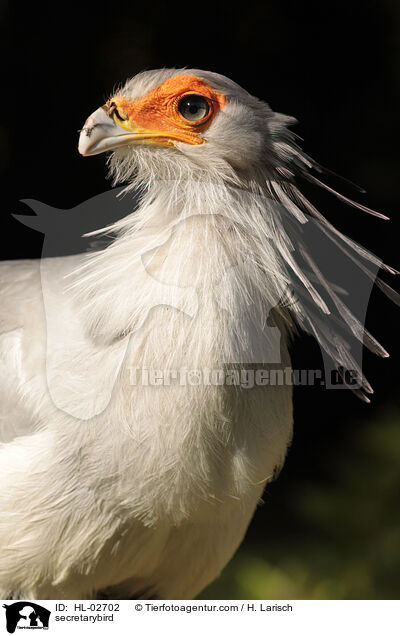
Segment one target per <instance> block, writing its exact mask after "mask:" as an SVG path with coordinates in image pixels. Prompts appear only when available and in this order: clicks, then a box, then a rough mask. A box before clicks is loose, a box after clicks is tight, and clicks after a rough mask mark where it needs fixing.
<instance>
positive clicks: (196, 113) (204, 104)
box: [178, 95, 210, 121]
mask: <svg viewBox="0 0 400 636" xmlns="http://www.w3.org/2000/svg"><path fill="white" fill-rule="evenodd" d="M178 110H179V112H180V114H181V115H182V117H184V118H185V119H187V120H188V121H200V120H201V119H204V118H205V117H207V115H208V113H209V112H210V106H209V103H208V101H207V100H206V99H205V97H203V96H202V95H185V96H184V97H182V99H181V100H180V101H179V103H178Z"/></svg>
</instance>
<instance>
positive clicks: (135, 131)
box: [79, 69, 293, 181]
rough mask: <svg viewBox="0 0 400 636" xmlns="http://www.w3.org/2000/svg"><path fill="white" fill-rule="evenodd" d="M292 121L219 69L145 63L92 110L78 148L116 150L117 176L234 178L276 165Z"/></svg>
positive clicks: (83, 150)
mask: <svg viewBox="0 0 400 636" xmlns="http://www.w3.org/2000/svg"><path fill="white" fill-rule="evenodd" d="M290 121H293V120H292V118H287V117H284V116H282V115H277V114H276V113H274V112H273V111H271V109H270V108H269V106H268V105H267V104H265V103H264V102H261V101H260V100H258V99H257V98H255V97H253V96H252V95H250V94H249V93H247V91H245V90H244V89H242V88H241V87H240V86H238V85H237V84H236V83H235V82H233V81H231V80H229V79H228V78H226V77H224V76H222V75H219V74H217V73H211V72H207V71H199V70H186V69H181V70H177V69H165V70H159V71H146V72H144V73H140V74H139V75H136V76H135V77H134V78H133V79H131V80H129V81H128V82H127V83H126V84H125V86H124V87H123V88H122V89H121V90H118V91H117V92H116V93H115V94H114V95H113V96H112V97H110V99H109V100H108V101H107V103H106V104H104V106H102V107H101V108H99V109H98V110H96V111H95V112H94V113H93V114H92V115H90V117H89V118H88V119H87V121H86V122H85V125H84V127H83V129H82V131H81V135H80V139H79V151H80V153H81V154H82V155H84V156H87V155H95V154H99V153H102V152H105V151H113V154H112V157H111V166H112V169H113V172H114V174H115V176H116V181H119V180H129V179H130V178H131V177H132V176H133V174H134V173H135V172H136V173H137V172H139V174H140V176H142V178H144V179H149V177H156V178H157V177H158V178H169V179H174V178H177V179H182V177H185V176H188V177H189V176H190V178H193V177H194V176H195V175H196V174H199V173H202V174H203V176H204V175H208V176H210V175H211V176H217V175H218V177H219V178H221V176H222V177H224V176H225V177H226V178H228V179H232V178H235V177H237V176H238V175H241V176H242V175H246V174H249V172H253V171H254V170H256V171H259V170H260V168H264V172H265V169H267V170H268V171H269V172H270V173H272V172H273V170H274V168H275V164H278V163H279V161H278V157H277V152H279V147H278V142H281V141H282V133H283V135H285V133H286V134H290V133H288V132H287V130H286V124H287V123H290Z"/></svg>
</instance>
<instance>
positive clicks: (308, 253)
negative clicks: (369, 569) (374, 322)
mask: <svg viewBox="0 0 400 636" xmlns="http://www.w3.org/2000/svg"><path fill="white" fill-rule="evenodd" d="M293 121H294V120H293V119H292V118H290V117H286V116H284V115H281V114H278V113H275V112H273V111H272V110H271V109H270V108H269V106H268V105H267V104H266V103H263V102H262V101H260V100H258V99H257V98H255V97H253V96H251V95H250V94H248V93H247V92H246V91H245V90H243V89H242V88H240V87H239V86H238V85H237V84H235V83H234V82H233V81H231V80H229V79H227V78H226V77H223V76H221V75H218V74H216V73H211V72H206V71H199V70H187V69H183V70H182V69H180V70H176V69H173V70H165V69H164V70H159V71H148V72H144V73H141V74H139V75H137V76H136V77H134V78H133V79H131V80H129V81H128V82H127V83H126V84H125V86H124V87H123V88H121V89H120V90H118V91H117V92H116V94H115V95H113V96H112V97H111V98H110V99H109V100H108V102H107V103H106V104H105V105H104V106H102V107H101V108H99V109H98V110H96V111H95V112H94V113H93V114H92V115H91V116H90V117H89V118H88V119H87V121H86V123H85V125H84V127H83V129H82V131H81V134H80V140H79V151H80V153H81V154H82V155H84V156H86V155H95V154H98V153H101V152H106V151H111V154H110V156H109V165H110V170H111V173H112V175H113V177H114V181H115V183H126V184H127V186H126V193H125V196H126V197H129V196H132V194H133V193H135V196H136V195H137V193H138V192H139V193H140V202H139V205H138V206H136V209H133V207H134V206H133V205H132V213H130V214H128V215H127V216H126V217H125V218H123V219H120V220H118V221H117V222H116V223H114V224H113V225H112V226H111V227H107V228H105V229H104V230H103V234H104V235H106V236H107V237H109V238H110V237H111V238H110V240H109V242H108V244H107V245H106V246H105V247H103V248H101V249H100V248H99V249H97V251H92V252H91V253H86V254H79V255H75V256H67V257H62V258H48V259H41V260H40V261H39V260H37V261H36V260H26V261H16V262H4V263H2V264H1V267H0V286H1V318H0V331H1V335H0V351H1V357H0V360H1V363H0V364H1V367H0V373H1V389H0V390H1V429H0V432H1V436H2V437H1V439H2V444H1V447H0V483H1V489H0V548H1V550H0V597H3V598H31V599H35V598H37V599H45V598H55V599H60V598H66V599H68V598H96V597H100V598H106V597H108V598H138V597H140V598H146V597H147V598H162V599H167V598H182V599H184V598H192V597H194V596H196V595H197V594H198V593H199V592H200V591H201V590H202V589H203V588H204V586H206V585H207V584H208V583H209V582H210V581H212V580H213V579H214V578H215V577H216V576H217V575H218V574H219V573H220V571H221V569H222V568H223V567H224V565H225V564H226V563H227V562H228V560H229V559H230V558H231V556H232V554H233V553H234V552H235V550H236V549H237V547H238V546H239V544H240V542H241V541H242V538H243V536H244V534H245V532H246V528H247V526H248V524H249V521H250V519H251V517H252V515H253V513H254V510H255V508H256V506H257V502H258V501H259V500H260V497H261V495H262V492H263V489H264V487H265V484H266V483H267V482H268V481H269V480H271V479H272V478H273V476H274V474H275V473H276V471H277V470H278V469H279V467H280V466H281V465H282V463H283V460H284V457H285V454H286V450H287V447H288V444H289V441H290V438H291V432H292V387H291V382H290V381H286V375H285V376H282V377H283V379H284V381H274V382H272V381H268V378H272V374H271V369H272V368H273V369H275V370H277V369H285V370H287V369H288V368H290V362H289V355H288V342H289V337H290V334H291V333H292V332H293V330H294V328H295V327H296V326H298V327H300V328H304V329H306V330H307V331H308V332H309V333H312V334H313V335H314V336H315V337H316V338H317V340H318V342H319V344H320V345H321V348H322V350H323V351H324V352H326V355H327V356H330V357H331V358H332V359H333V360H334V362H335V365H336V366H337V367H341V368H344V369H351V370H353V371H354V370H356V372H357V375H358V376H359V382H358V384H357V387H356V388H357V391H358V393H359V394H360V395H361V396H365V395H366V394H367V393H370V392H371V388H370V386H369V384H368V382H367V381H366V380H365V378H362V376H361V375H360V374H359V371H360V369H359V366H360V365H359V361H357V359H356V358H357V356H353V354H352V348H351V342H352V341H355V342H357V341H361V342H362V341H364V343H365V344H366V345H367V346H368V347H369V348H370V349H372V350H373V351H374V352H376V353H378V354H380V355H387V354H386V352H385V351H384V350H383V348H382V347H381V346H380V345H379V344H378V343H377V342H376V340H375V339H374V338H373V337H372V336H371V335H370V334H368V333H367V332H365V330H364V329H363V327H362V324H361V322H360V321H359V320H358V319H357V318H356V317H354V316H353V314H352V313H351V312H350V310H349V309H348V306H347V305H348V303H347V300H346V294H345V290H343V288H342V287H341V286H340V285H339V284H337V283H336V282H332V283H331V282H329V280H330V277H329V280H328V277H326V276H325V274H324V272H323V271H322V267H321V263H319V262H317V260H316V259H315V258H314V257H313V256H312V249H311V248H312V246H311V245H310V244H308V243H307V240H308V239H307V236H306V233H305V232H306V229H307V228H308V227H311V225H313V226H314V228H315V230H316V231H317V232H319V234H320V237H321V241H327V244H330V245H334V246H335V248H337V250H338V253H339V252H340V253H341V254H342V255H343V256H344V257H345V258H346V259H348V261H349V263H350V265H351V267H352V268H353V269H354V270H359V271H360V272H361V273H362V275H363V276H364V277H365V278H366V280H370V279H372V280H373V279H375V274H376V271H377V269H378V267H379V266H381V263H380V261H379V259H377V258H376V257H375V256H373V255H372V254H370V253H369V252H367V251H366V250H365V249H363V248H361V247H360V246H359V245H358V244H356V243H355V242H353V241H352V240H350V239H348V238H347V237H345V236H344V235H343V234H341V233H340V232H338V231H337V230H336V229H335V228H334V227H333V226H332V225H331V224H330V223H329V222H328V221H327V220H325V219H324V217H323V216H322V215H321V214H320V213H319V211H318V210H317V209H316V208H315V207H313V205H312V204H311V203H310V202H309V201H308V200H307V199H306V198H305V197H304V196H303V195H302V194H301V192H300V190H299V189H298V187H297V185H296V184H295V179H296V177H299V178H305V179H308V180H309V181H311V182H314V184H317V185H319V186H324V187H326V188H328V186H325V185H324V184H323V183H322V182H321V181H320V179H319V178H317V176H315V175H316V173H317V174H318V173H319V172H321V168H320V166H319V165H318V164H317V163H316V162H314V161H313V160H312V159H311V158H310V157H308V156H307V155H306V154H305V153H304V152H303V151H302V150H301V149H300V147H299V146H298V144H297V140H296V137H295V135H294V134H293V133H292V132H291V131H290V130H289V129H288V126H289V125H290V124H291V123H293ZM328 189H329V188H328ZM334 194H336V195H337V196H339V197H340V198H342V199H345V197H343V196H342V195H339V194H338V193H337V192H334ZM346 201H347V202H348V203H351V204H352V205H356V207H359V208H362V209H364V211H369V212H371V210H368V209H367V208H365V207H364V206H361V205H358V204H355V203H353V202H352V201H350V200H348V199H346ZM318 241H319V239H317V242H318ZM383 267H384V268H385V267H386V269H387V270H389V271H392V272H393V270H391V268H389V267H387V266H383ZM377 284H378V285H379V286H380V288H381V289H382V290H383V291H384V292H386V293H387V294H388V295H389V296H390V297H392V298H393V299H394V300H398V299H397V297H396V295H395V292H393V291H392V290H391V289H390V288H389V287H388V286H387V285H386V283H384V282H383V281H381V280H379V279H377ZM251 370H253V371H255V372H256V376H255V377H256V380H255V381H254V382H253V383H252V386H249V385H248V384H247V385H246V384H243V382H242V379H243V377H246V378H248V377H249V373H250V371H251ZM243 372H245V373H244V374H243ZM257 373H258V375H257ZM221 374H222V375H221ZM246 374H247V375H246ZM269 374H270V375H269ZM221 377H222V380H221ZM365 399H368V398H365Z"/></svg>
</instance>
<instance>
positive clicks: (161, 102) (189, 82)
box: [106, 75, 226, 146]
mask: <svg viewBox="0 0 400 636" xmlns="http://www.w3.org/2000/svg"><path fill="white" fill-rule="evenodd" d="M190 94H196V95H202V96H203V97H204V98H205V99H206V100H207V102H208V104H209V107H210V110H209V112H208V113H207V115H206V116H205V117H204V118H203V119H200V120H198V121H188V120H186V119H185V118H184V117H183V116H182V115H181V114H180V112H179V110H178V103H179V101H180V99H181V98H182V97H183V96H184V95H190ZM225 101H226V99H225V96H224V95H223V94H222V93H220V92H218V91H215V90H213V89H212V88H211V87H210V86H209V85H208V84H207V83H206V82H205V81H204V80H201V79H199V78H198V77H194V76H193V75H178V76H176V77H171V78H170V79H168V80H166V81H165V82H164V83H163V84H161V85H160V86H158V87H157V88H155V89H153V90H152V91H150V92H149V93H147V95H145V96H144V97H141V98H139V99H135V100H131V101H130V100H128V99H127V98H125V97H123V96H116V97H113V98H112V99H111V100H110V102H108V104H107V105H106V106H108V108H112V107H114V109H116V111H117V112H116V113H115V115H114V121H115V122H116V123H118V125H119V126H121V127H122V128H124V129H125V130H127V131H131V132H136V133H138V134H139V135H143V137H144V138H145V137H146V133H148V134H149V137H148V138H147V139H148V141H149V140H150V138H152V139H153V140H154V142H156V143H161V144H163V145H168V146H169V145H173V142H174V141H183V142H186V143H189V144H203V143H205V140H204V139H203V138H202V137H201V136H200V134H199V133H201V132H203V131H204V130H206V129H207V128H208V126H209V125H210V124H211V122H212V120H213V119H214V117H215V115H216V114H217V113H218V112H219V111H220V110H221V109H222V108H223V106H224V104H225Z"/></svg>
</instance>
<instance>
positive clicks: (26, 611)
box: [3, 601, 51, 634]
mask: <svg viewBox="0 0 400 636" xmlns="http://www.w3.org/2000/svg"><path fill="white" fill-rule="evenodd" d="M3 607H4V608H5V610H6V628H7V631H8V633H9V634H14V632H15V630H16V629H48V628H49V618H50V614H51V612H50V610H48V609H46V608H45V607H42V606H41V605H37V604H36V603H31V601H18V602H16V603H11V604H10V605H3Z"/></svg>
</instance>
